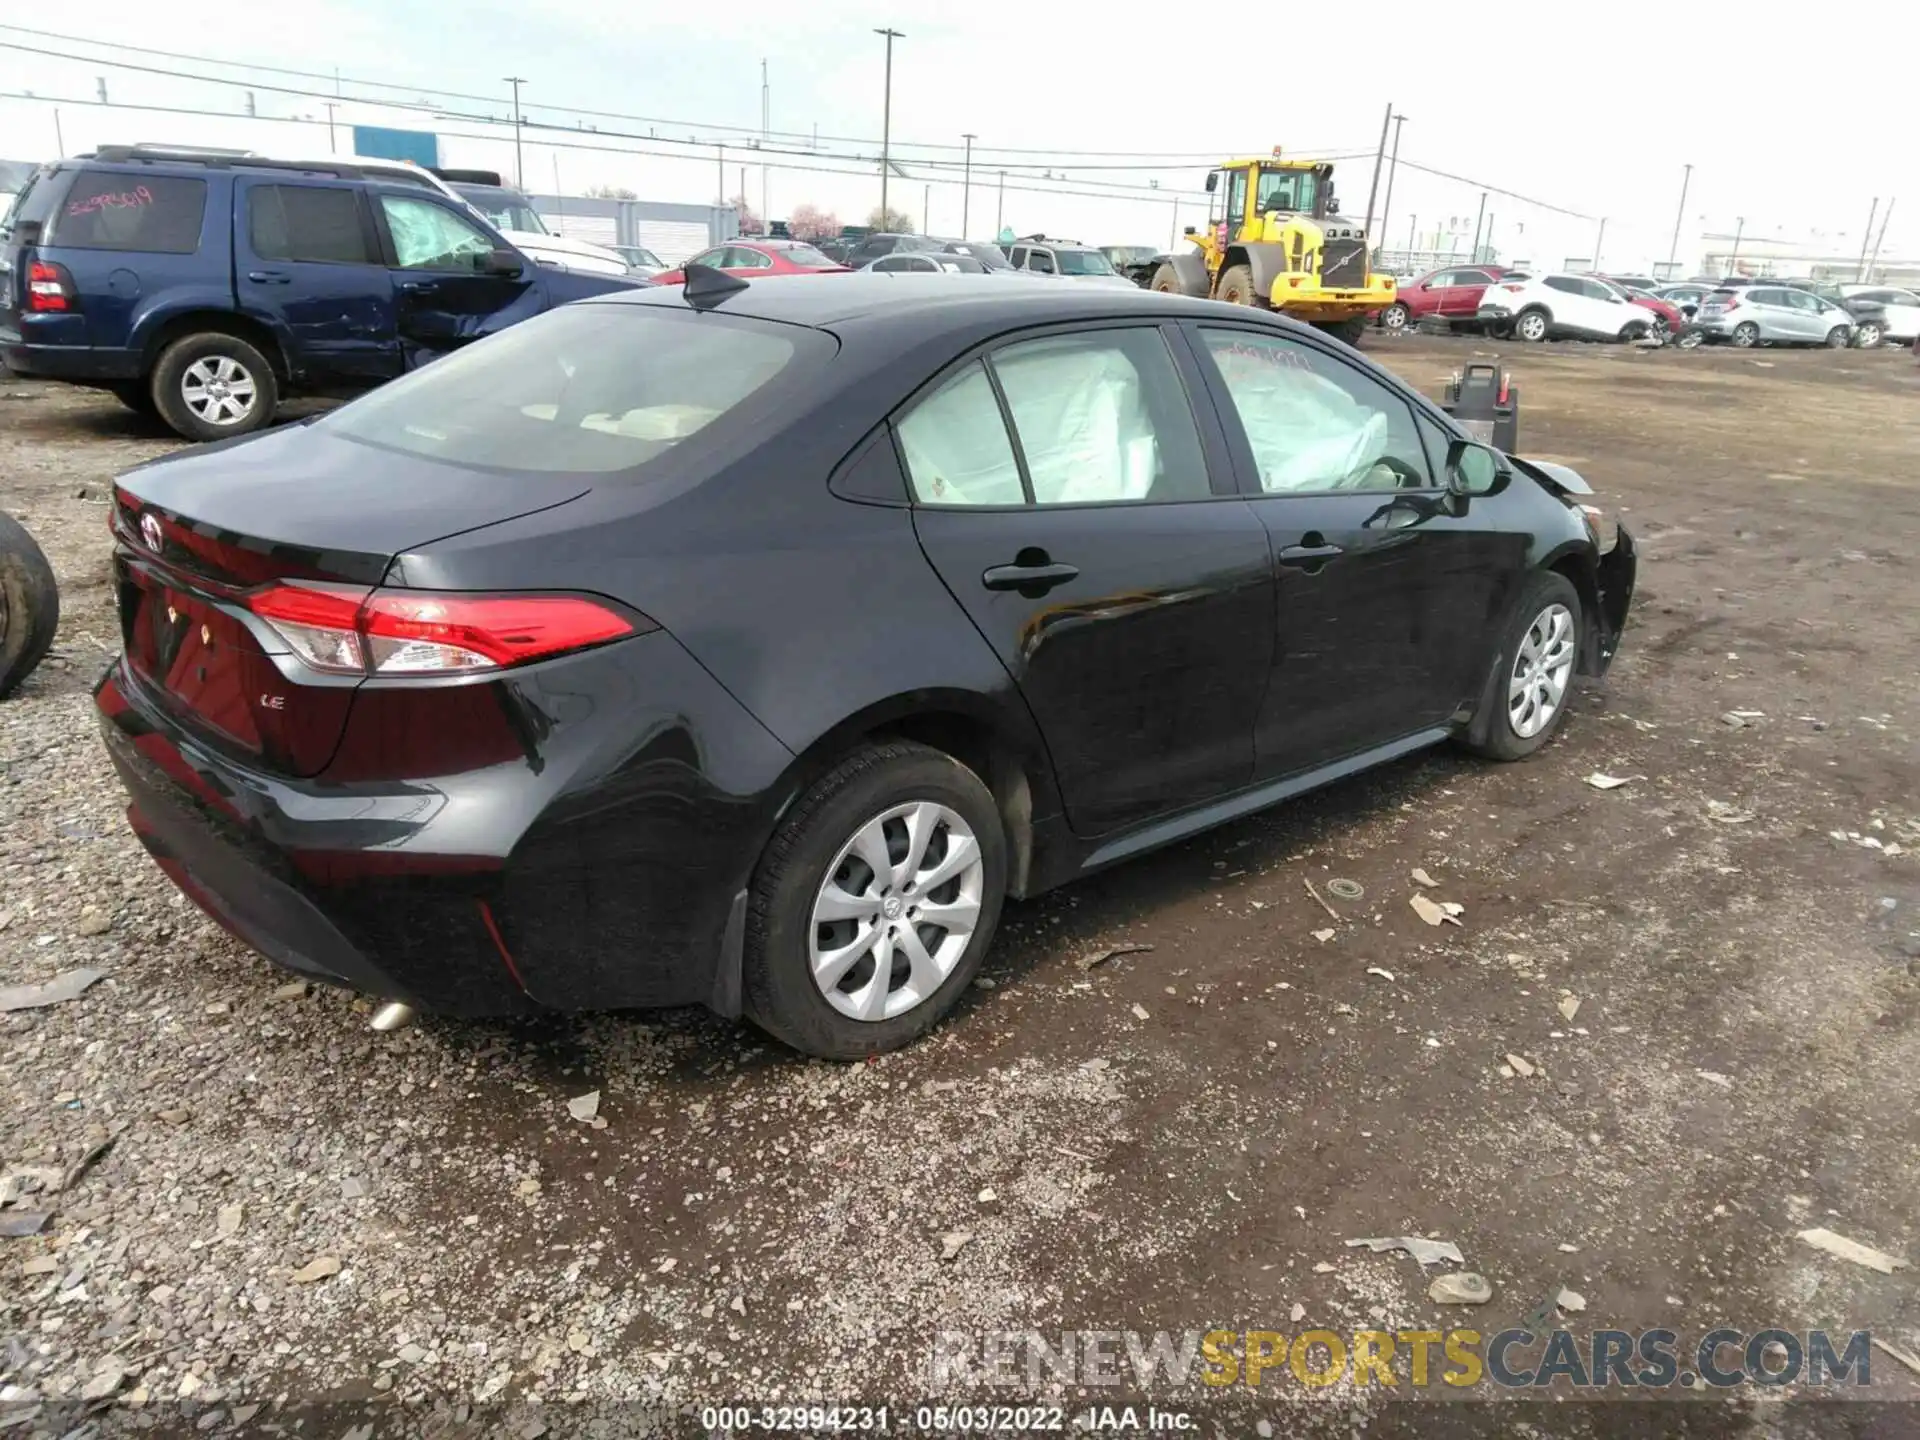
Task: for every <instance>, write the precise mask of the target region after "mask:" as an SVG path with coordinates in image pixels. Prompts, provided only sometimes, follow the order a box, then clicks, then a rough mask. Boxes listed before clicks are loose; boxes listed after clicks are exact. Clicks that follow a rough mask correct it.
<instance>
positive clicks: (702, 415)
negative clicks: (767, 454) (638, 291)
mask: <svg viewBox="0 0 1920 1440" xmlns="http://www.w3.org/2000/svg"><path fill="white" fill-rule="evenodd" d="M832 344H833V342H832V341H831V340H830V339H828V338H827V337H826V336H825V335H822V334H820V333H819V332H817V331H810V330H805V329H801V328H799V327H796V326H788V325H769V324H763V323H759V322H756V321H752V320H746V319H742V318H739V317H736V316H728V315H714V314H704V315H703V314H696V313H694V312H693V311H691V310H684V309H670V308H668V307H666V306H652V305H619V304H585V305H569V306H565V307H563V308H561V309H559V310H554V311H550V312H549V313H547V314H545V315H542V316H538V317H537V318H535V319H532V320H527V321H523V322H522V323H520V324H518V325H515V326H514V327H513V328H511V329H509V330H503V331H501V332H500V333H499V334H498V335H495V336H493V337H491V338H489V339H486V340H483V341H480V342H479V343H478V344H475V345H471V346H469V347H467V348H466V349H464V350H458V351H455V352H454V353H453V354H451V355H448V356H445V357H444V358H442V359H439V360H435V361H434V362H432V363H431V364H429V365H427V366H426V367H425V368H424V369H421V370H416V371H415V372H413V373H412V374H410V375H408V376H405V377H404V378H402V379H400V380H396V381H394V382H393V383H392V384H389V385H385V386H383V387H381V388H380V389H378V390H375V391H373V392H372V393H371V394H369V395H366V396H363V397H362V398H360V399H358V400H356V401H354V402H353V403H352V404H350V405H345V406H342V407H341V408H340V409H339V410H336V411H335V412H334V413H333V414H332V415H330V416H328V417H326V418H325V419H323V420H321V421H319V422H318V423H319V424H320V425H322V426H325V427H326V428H328V429H330V430H332V431H333V432H335V433H336V434H340V435H345V436H348V437H350V438H352V439H355V440H363V441H366V442H367V443H368V444H372V445H380V446H384V447H386V448H388V449H393V450H400V451H404V452H406V453H407V454H410V455H420V456H424V457H426V458H427V459H430V460H445V461H449V462H451V463H454V464H460V465H475V466H485V467H488V468H498V469H505V470H521V471H530V472H536V473H555V474H560V473H568V472H571V473H579V472H582V471H589V472H605V471H612V470H630V469H633V468H635V467H637V466H640V465H644V464H646V463H647V462H648V461H649V460H652V459H655V458H656V457H658V456H660V455H663V454H665V453H666V452H667V451H669V450H671V449H672V448H673V447H674V446H676V445H678V444H680V443H681V442H682V441H684V440H686V439H687V438H688V437H690V436H692V435H694V434H696V433H698V432H699V431H700V430H702V429H704V428H706V427H707V426H708V425H711V424H713V423H714V422H715V421H716V420H718V419H720V418H721V416H723V415H725V414H726V413H727V412H728V411H730V410H732V409H734V408H735V407H736V406H738V405H741V404H742V403H743V402H745V401H746V400H747V399H748V398H749V397H750V396H752V395H753V394H754V392H755V391H757V390H759V389H760V388H761V387H762V386H764V385H766V384H767V383H768V382H769V381H770V380H772V379H773V378H774V377H775V376H777V375H779V374H780V372H781V371H783V370H785V369H786V368H787V366H788V364H789V363H790V362H791V361H792V360H793V358H794V356H795V355H796V354H797V353H799V352H800V351H802V350H805V351H807V352H808V353H809V354H810V355H815V356H817V355H819V354H822V353H826V352H829V351H830V350H831V348H832Z"/></svg>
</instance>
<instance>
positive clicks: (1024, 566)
mask: <svg viewBox="0 0 1920 1440" xmlns="http://www.w3.org/2000/svg"><path fill="white" fill-rule="evenodd" d="M1079 578H1080V567H1079V566H1078V565H1056V564H1053V563H1052V562H1050V561H1047V560H1044V559H1043V560H1037V561H1028V560H1026V558H1025V556H1024V555H1023V556H1022V558H1021V560H1020V561H1018V562H1016V563H1015V564H1012V565H995V566H993V567H992V568H991V569H989V570H987V571H985V572H984V573H983V574H982V575H981V576H980V583H981V584H982V585H984V586H986V587H987V589H989V590H1018V591H1019V592H1020V593H1021V594H1022V595H1025V596H1027V597H1028V598H1029V599H1031V598H1033V597H1035V596H1039V595H1044V594H1046V593H1047V591H1049V590H1051V589H1053V587H1054V586H1056V585H1064V584H1066V583H1067V582H1068V581H1069V580H1077V579H1079Z"/></svg>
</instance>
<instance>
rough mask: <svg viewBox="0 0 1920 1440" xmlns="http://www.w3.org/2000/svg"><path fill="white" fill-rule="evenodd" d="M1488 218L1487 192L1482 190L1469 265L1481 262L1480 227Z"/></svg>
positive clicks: (1468, 256) (1474, 221)
mask: <svg viewBox="0 0 1920 1440" xmlns="http://www.w3.org/2000/svg"><path fill="white" fill-rule="evenodd" d="M1486 219H1487V192H1486V191H1484V190H1482V191H1481V192H1480V213H1479V214H1477V215H1475V216H1474V217H1473V249H1471V250H1469V251H1468V252H1467V263H1468V264H1469V265H1478V264H1479V263H1480V227H1481V226H1482V225H1483V224H1485V223H1486Z"/></svg>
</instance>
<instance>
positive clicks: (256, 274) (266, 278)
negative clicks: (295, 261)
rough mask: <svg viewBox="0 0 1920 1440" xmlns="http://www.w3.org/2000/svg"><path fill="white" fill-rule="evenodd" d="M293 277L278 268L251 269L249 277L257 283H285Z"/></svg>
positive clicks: (248, 273)
mask: <svg viewBox="0 0 1920 1440" xmlns="http://www.w3.org/2000/svg"><path fill="white" fill-rule="evenodd" d="M291 278H292V277H291V276H289V275H284V274H282V273H281V272H280V271H278V270H249V271H248V272H247V279H249V280H251V281H253V282H254V283H255V284H256V285H285V284H286V283H287V282H288V281H289V280H290V279H291Z"/></svg>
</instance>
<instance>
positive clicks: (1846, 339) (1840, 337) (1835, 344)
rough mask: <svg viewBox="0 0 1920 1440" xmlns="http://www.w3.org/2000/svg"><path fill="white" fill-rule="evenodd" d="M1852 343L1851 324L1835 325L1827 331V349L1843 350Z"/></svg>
mask: <svg viewBox="0 0 1920 1440" xmlns="http://www.w3.org/2000/svg"><path fill="white" fill-rule="evenodd" d="M1852 343H1853V327H1852V326H1851V325H1836V326H1834V327H1833V329H1831V330H1829V331H1828V332H1827V348H1828V349H1829V350H1844V349H1846V348H1847V346H1849V345H1851V344H1852Z"/></svg>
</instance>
